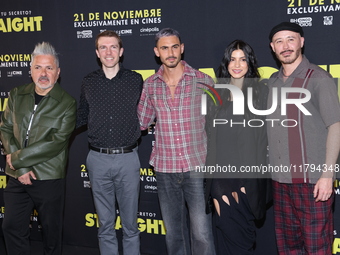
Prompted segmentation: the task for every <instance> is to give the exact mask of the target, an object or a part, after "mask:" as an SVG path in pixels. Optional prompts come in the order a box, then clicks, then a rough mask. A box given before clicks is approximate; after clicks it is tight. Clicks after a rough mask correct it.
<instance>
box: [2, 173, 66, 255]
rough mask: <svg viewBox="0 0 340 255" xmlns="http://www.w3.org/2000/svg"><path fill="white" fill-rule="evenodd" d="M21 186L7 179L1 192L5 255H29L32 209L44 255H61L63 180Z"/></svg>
mask: <svg viewBox="0 0 340 255" xmlns="http://www.w3.org/2000/svg"><path fill="white" fill-rule="evenodd" d="M32 183H33V184H32V185H23V184H21V183H20V182H19V181H18V180H17V179H14V178H12V177H10V179H9V182H8V184H7V186H6V188H5V190H4V201H5V217H4V219H3V222H2V230H3V234H4V238H5V242H6V248H7V254H8V255H18V254H20V255H26V254H27V255H29V254H30V243H29V236H30V229H29V224H30V218H31V214H32V210H33V208H35V209H36V210H37V212H38V218H39V222H40V224H41V226H42V235H43V246H44V255H60V254H61V243H62V223H63V210H64V199H65V179H57V180H45V181H35V180H32Z"/></svg>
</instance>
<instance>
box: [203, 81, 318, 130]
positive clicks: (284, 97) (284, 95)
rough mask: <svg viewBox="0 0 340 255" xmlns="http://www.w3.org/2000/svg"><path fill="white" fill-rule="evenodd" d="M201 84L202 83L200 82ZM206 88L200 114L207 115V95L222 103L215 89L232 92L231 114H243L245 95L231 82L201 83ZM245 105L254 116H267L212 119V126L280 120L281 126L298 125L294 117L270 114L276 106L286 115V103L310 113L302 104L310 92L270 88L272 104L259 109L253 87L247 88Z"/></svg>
mask: <svg viewBox="0 0 340 255" xmlns="http://www.w3.org/2000/svg"><path fill="white" fill-rule="evenodd" d="M201 84H202V83H201ZM203 85H204V86H206V87H207V88H209V90H211V92H210V91H208V90H207V89H202V90H203V91H204V92H206V93H204V94H202V95H201V97H202V100H201V113H202V115H207V95H209V96H210V97H211V99H212V100H213V102H214V104H215V105H216V106H217V101H216V98H217V99H218V101H219V103H220V105H222V100H221V97H220V95H219V94H218V92H217V91H216V89H228V90H229V91H230V93H231V94H232V98H233V100H232V104H233V115H244V114H245V110H244V106H245V101H244V100H245V97H244V95H243V92H242V90H241V89H240V88H239V87H237V86H235V85H231V84H215V86H214V88H212V87H211V86H208V85H206V84H203ZM278 90H280V95H281V96H280V105H279V104H278V97H279V96H278ZM247 93H248V96H247V107H248V109H249V111H250V112H251V113H252V114H254V115H256V116H268V117H267V118H265V119H264V118H261V119H260V118H259V119H249V120H245V119H244V120H243V121H242V122H233V120H232V119H230V120H227V119H213V127H216V125H225V124H229V125H230V126H231V127H232V126H235V125H242V126H244V127H245V126H249V127H262V126H264V125H265V123H269V124H271V127H273V126H274V123H277V122H280V124H281V126H283V127H296V126H297V125H298V121H297V120H296V119H271V118H270V115H271V114H272V113H274V112H275V111H276V110H277V108H278V107H279V109H280V114H281V116H287V107H288V105H294V106H295V107H296V108H297V109H298V110H299V111H300V113H303V114H304V115H312V114H311V113H310V112H309V111H308V110H307V109H306V108H305V106H304V105H303V104H304V103H307V102H308V101H309V100H310V99H311V93H310V91H309V90H307V89H305V88H297V87H282V88H272V89H271V91H270V93H271V97H272V105H271V107H270V108H269V109H265V110H259V109H255V107H254V103H253V88H252V87H249V88H247ZM289 94H295V96H294V98H290V97H289Z"/></svg>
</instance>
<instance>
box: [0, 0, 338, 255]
mask: <svg viewBox="0 0 340 255" xmlns="http://www.w3.org/2000/svg"><path fill="white" fill-rule="evenodd" d="M282 21H290V22H295V23H298V24H299V25H301V26H302V27H303V28H304V30H305V40H306V41H305V52H304V53H305V54H306V56H307V57H308V58H309V60H310V61H311V62H312V63H315V64H318V65H320V66H321V67H322V68H324V69H325V70H327V71H329V72H330V73H331V74H332V75H333V77H334V78H335V79H336V83H337V85H338V87H340V86H339V79H338V78H339V77H340V50H339V45H340V34H339V31H340V0H288V1H287V0H280V1H272V0H262V1H254V0H243V1H238V0H209V1H206V0H197V1H179V0H173V1H168V2H165V1H156V0H148V1H136V0H135V1H112V0H97V1H91V0H72V1H69V0H68V1H67V0H58V1H41V0H35V1H24V0H17V1H11V0H2V1H1V7H0V114H1V112H2V111H4V109H5V108H6V104H7V100H8V93H9V91H10V90H11V89H12V88H13V87H15V86H19V85H22V84H25V83H29V82H30V81H31V78H30V70H29V66H30V60H31V55H30V53H31V52H32V50H33V48H34V46H35V44H36V43H38V42H41V41H48V42H50V43H52V45H54V46H55V48H56V50H57V51H58V53H59V54H60V67H61V74H60V83H61V85H62V87H63V88H65V89H66V91H68V92H69V93H70V94H71V95H72V96H74V97H75V98H76V99H77V100H79V95H80V86H81V81H82V78H83V77H84V76H85V75H86V74H88V73H89V72H91V71H93V70H96V69H98V68H100V66H99V64H98V61H97V57H96V55H95V47H94V40H95V36H96V35H97V34H98V33H100V32H101V31H103V30H108V29H110V30H114V31H116V32H117V33H118V34H119V35H120V36H121V37H122V39H123V44H124V48H125V51H124V58H123V65H124V66H125V67H126V68H129V69H133V70H136V71H137V72H139V73H141V74H142V75H143V78H144V79H145V78H147V77H148V76H150V75H151V74H153V73H154V72H155V71H156V70H157V69H158V68H159V63H158V62H157V59H156V58H155V56H154V52H153V47H154V35H155V34H156V33H157V32H158V31H159V30H160V29H162V28H164V27H172V28H175V29H177V30H178V31H179V32H180V33H181V37H182V41H183V42H184V44H185V53H184V59H185V60H186V61H187V62H188V63H189V64H190V65H192V66H193V67H195V68H197V69H200V70H201V71H203V72H206V73H208V74H209V75H211V76H212V77H215V70H216V68H217V67H218V65H219V63H220V61H221V59H222V56H223V52H224V49H225V48H226V46H227V45H228V44H229V43H230V42H231V41H233V40H235V39H242V40H245V41H247V42H248V43H249V44H251V45H252V47H253V48H254V50H255V52H256V55H257V57H258V61H259V65H260V67H261V68H260V69H261V70H260V72H261V74H262V77H263V78H265V79H266V78H269V76H270V75H271V74H272V73H273V72H275V71H276V70H277V69H278V65H277V63H276V61H275V58H274V57H273V55H272V53H271V49H270V46H269V40H268V33H269V31H270V29H271V28H272V27H273V26H274V25H276V24H278V23H280V22H282ZM153 132H154V130H150V131H149V133H145V134H143V136H142V142H141V145H140V148H139V154H140V160H141V169H140V181H141V191H140V204H139V216H138V223H139V229H140V231H141V252H142V253H145V254H157V255H159V254H166V251H165V241H164V237H165V234H166V230H165V227H164V224H163V221H162V216H161V213H160V210H159V205H158V198H157V180H156V176H155V174H154V172H153V170H152V169H151V168H150V166H149V164H148V159H149V155H150V152H151V149H152V146H153V141H154V134H153ZM87 153H88V143H87V133H86V130H76V131H75V132H74V135H73V136H72V139H71V145H70V154H69V162H68V166H67V171H68V173H67V193H66V205H65V222H64V243H65V244H70V245H78V246H91V247H97V246H98V245H97V237H96V234H97V228H98V218H97V214H96V211H95V208H94V205H93V200H92V196H91V185H90V181H89V178H88V172H87V168H86V165H85V159H86V156H87ZM4 168H5V157H4V156H0V224H1V222H2V219H3V218H4V217H6V208H5V205H4V203H3V198H2V194H3V190H4V188H5V187H6V181H7V177H6V175H5V173H4ZM334 185H335V191H336V195H337V197H336V203H335V212H336V214H335V222H334V226H335V228H334V237H335V239H334V243H333V254H340V237H339V236H340V234H338V231H340V213H338V212H339V211H340V200H339V198H338V195H339V193H340V191H339V189H338V181H336V182H335V184H334ZM272 213H273V212H272V208H269V210H268V213H267V217H266V220H265V221H264V224H263V225H262V227H261V228H259V230H258V244H257V248H258V249H257V254H276V246H275V236H274V230H273V215H272ZM116 229H117V231H118V232H119V234H120V235H121V220H120V217H119V216H118V218H117V222H116ZM31 232H32V234H31V238H32V239H35V240H39V239H41V235H40V226H39V215H38V213H37V212H36V211H33V212H32V223H31ZM1 237H2V232H1V231H0V238H1ZM0 253H1V254H2V251H0Z"/></svg>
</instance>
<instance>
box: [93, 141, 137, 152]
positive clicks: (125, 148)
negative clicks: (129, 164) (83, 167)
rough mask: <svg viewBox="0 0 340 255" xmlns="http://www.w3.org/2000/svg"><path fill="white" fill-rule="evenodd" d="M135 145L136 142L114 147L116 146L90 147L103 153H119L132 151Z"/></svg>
mask: <svg viewBox="0 0 340 255" xmlns="http://www.w3.org/2000/svg"><path fill="white" fill-rule="evenodd" d="M136 147H137V143H135V144H134V145H131V146H126V147H116V148H97V147H93V146H91V145H90V149H91V150H94V151H97V152H100V153H105V154H121V153H129V152H132V150H133V149H134V148H136Z"/></svg>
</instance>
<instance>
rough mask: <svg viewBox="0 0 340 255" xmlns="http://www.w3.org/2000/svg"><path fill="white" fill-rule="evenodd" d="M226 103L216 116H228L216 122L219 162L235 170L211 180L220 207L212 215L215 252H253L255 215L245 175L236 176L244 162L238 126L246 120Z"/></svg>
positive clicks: (212, 192) (217, 159)
mask: <svg viewBox="0 0 340 255" xmlns="http://www.w3.org/2000/svg"><path fill="white" fill-rule="evenodd" d="M224 103H226V104H228V105H227V107H226V108H224V109H225V110H221V111H220V112H219V113H218V115H217V118H218V119H226V120H227V121H228V123H227V124H220V125H217V126H216V128H217V137H218V139H217V143H216V145H217V153H216V164H218V165H219V166H220V167H224V169H229V170H230V171H236V173H228V172H225V173H224V175H225V178H215V179H213V180H212V185H211V196H212V198H213V199H216V200H217V202H218V204H219V208H220V215H218V213H217V212H216V211H215V213H214V215H213V220H214V225H215V227H216V228H215V231H214V232H215V233H214V234H215V246H216V253H217V254H223V255H227V254H231V255H233V254H238V255H243V254H244V255H245V254H253V246H254V243H255V241H256V235H255V222H254V220H255V217H254V215H253V214H252V212H251V208H250V206H249V203H248V199H247V196H246V194H245V193H244V192H242V191H241V188H242V187H243V188H245V179H243V178H234V177H237V174H238V173H237V171H238V170H239V169H240V167H241V166H242V159H241V157H240V154H239V152H238V150H237V144H238V140H239V139H240V138H239V137H238V134H239V132H237V129H238V128H243V125H244V124H241V123H245V122H244V116H243V115H237V116H233V114H232V110H233V104H232V103H231V102H229V101H228V102H224ZM235 123H236V124H235ZM233 175H235V176H233ZM245 192H247V190H245ZM232 194H234V196H233V195H232Z"/></svg>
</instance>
